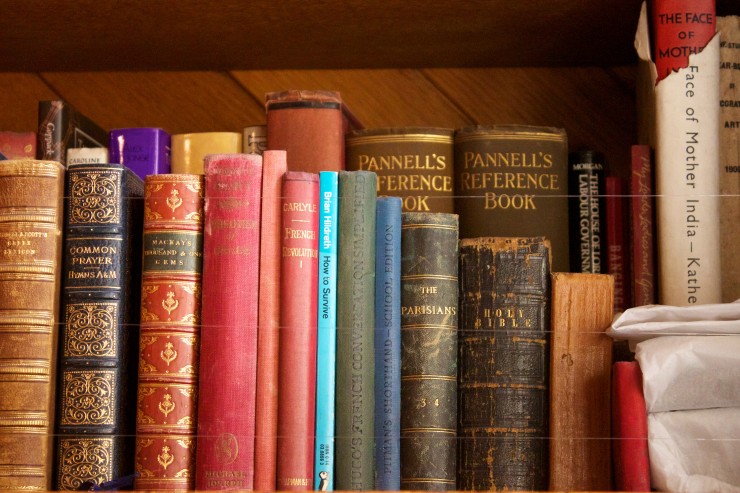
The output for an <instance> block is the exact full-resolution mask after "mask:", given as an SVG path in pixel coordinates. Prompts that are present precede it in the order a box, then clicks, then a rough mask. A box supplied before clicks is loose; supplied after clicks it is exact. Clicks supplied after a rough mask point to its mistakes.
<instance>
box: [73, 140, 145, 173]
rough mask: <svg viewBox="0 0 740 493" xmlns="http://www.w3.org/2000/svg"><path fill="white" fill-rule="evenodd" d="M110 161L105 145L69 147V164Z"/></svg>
mask: <svg viewBox="0 0 740 493" xmlns="http://www.w3.org/2000/svg"><path fill="white" fill-rule="evenodd" d="M109 161H110V159H109V158H108V149H107V148H105V147H71V148H69V149H67V166H69V165H71V164H108V162H109ZM142 179H143V178H142Z"/></svg>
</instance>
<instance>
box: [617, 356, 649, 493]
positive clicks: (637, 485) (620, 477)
mask: <svg viewBox="0 0 740 493" xmlns="http://www.w3.org/2000/svg"><path fill="white" fill-rule="evenodd" d="M612 406H613V407H612V437H613V438H614V440H613V449H612V451H613V454H614V487H615V489H616V491H650V461H649V459H648V441H647V409H646V407H645V397H644V396H643V393H642V371H640V365H639V364H638V363H637V362H636V361H618V362H616V363H614V366H613V368H612Z"/></svg>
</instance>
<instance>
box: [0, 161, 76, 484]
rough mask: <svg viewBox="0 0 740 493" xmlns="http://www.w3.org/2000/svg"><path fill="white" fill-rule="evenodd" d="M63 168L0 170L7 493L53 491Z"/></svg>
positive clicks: (0, 432)
mask: <svg viewBox="0 0 740 493" xmlns="http://www.w3.org/2000/svg"><path fill="white" fill-rule="evenodd" d="M63 186H64V168H63V167H62V165H61V164H59V163H57V162H51V161H35V160H11V161H4V162H3V163H2V165H0V490H32V491H33V490H36V491H43V490H49V489H51V468H52V446H51V437H52V436H53V431H54V403H55V390H56V385H55V381H54V378H55V374H56V357H57V335H56V334H57V332H56V330H54V327H55V326H56V324H57V321H58V313H59V305H58V304H59V292H60V264H61V247H62V241H61V240H62V236H61V232H62V217H63V208H62V200H63V196H64V190H63Z"/></svg>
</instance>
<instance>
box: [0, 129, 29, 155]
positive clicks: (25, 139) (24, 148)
mask: <svg viewBox="0 0 740 493" xmlns="http://www.w3.org/2000/svg"><path fill="white" fill-rule="evenodd" d="M0 154H2V155H3V156H5V159H23V158H29V159H34V158H36V132H7V131H0Z"/></svg>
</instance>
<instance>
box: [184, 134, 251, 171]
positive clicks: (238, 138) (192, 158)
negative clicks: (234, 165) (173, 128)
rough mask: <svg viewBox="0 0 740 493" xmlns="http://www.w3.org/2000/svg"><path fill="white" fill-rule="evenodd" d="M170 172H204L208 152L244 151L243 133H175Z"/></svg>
mask: <svg viewBox="0 0 740 493" xmlns="http://www.w3.org/2000/svg"><path fill="white" fill-rule="evenodd" d="M170 143H171V149H170V172H171V173H188V174H195V175H202V174H203V160H204V159H205V157H206V156H207V155H208V154H236V153H239V152H242V134H241V133H237V132H195V133H189V134H174V135H172V136H171V138H170Z"/></svg>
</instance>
